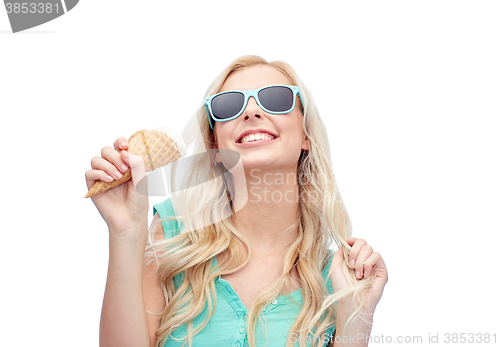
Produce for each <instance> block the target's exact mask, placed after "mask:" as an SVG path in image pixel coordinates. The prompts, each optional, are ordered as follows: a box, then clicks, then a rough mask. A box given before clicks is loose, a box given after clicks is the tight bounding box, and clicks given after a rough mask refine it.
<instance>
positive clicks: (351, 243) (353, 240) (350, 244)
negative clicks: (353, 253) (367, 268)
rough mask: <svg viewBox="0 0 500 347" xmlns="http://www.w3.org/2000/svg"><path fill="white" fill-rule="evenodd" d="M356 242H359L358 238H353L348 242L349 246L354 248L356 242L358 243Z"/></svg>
mask: <svg viewBox="0 0 500 347" xmlns="http://www.w3.org/2000/svg"><path fill="white" fill-rule="evenodd" d="M356 240H357V238H356V237H351V238H348V239H347V240H346V241H347V243H348V244H349V246H351V247H352V245H353V244H354V242H356Z"/></svg>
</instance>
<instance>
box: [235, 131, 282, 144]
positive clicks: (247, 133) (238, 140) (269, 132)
mask: <svg viewBox="0 0 500 347" xmlns="http://www.w3.org/2000/svg"><path fill="white" fill-rule="evenodd" d="M259 133H266V134H269V135H271V136H273V137H274V139H277V138H278V137H279V136H278V135H277V134H275V133H273V132H271V131H269V130H266V129H252V130H247V131H245V132H244V133H242V134H241V135H240V136H239V137H238V139H237V140H236V143H240V141H241V139H242V138H244V137H245V136H247V135H251V134H259Z"/></svg>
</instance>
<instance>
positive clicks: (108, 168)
mask: <svg viewBox="0 0 500 347" xmlns="http://www.w3.org/2000/svg"><path fill="white" fill-rule="evenodd" d="M90 166H91V167H92V170H100V171H103V172H105V173H106V174H107V175H109V176H111V177H113V179H120V178H121V177H122V174H121V173H120V171H118V170H117V168H116V166H114V165H113V164H112V163H110V162H109V161H108V160H106V159H104V158H102V157H94V158H92V160H91V161H90Z"/></svg>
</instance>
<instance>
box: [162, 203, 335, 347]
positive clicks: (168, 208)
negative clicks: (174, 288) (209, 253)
mask: <svg viewBox="0 0 500 347" xmlns="http://www.w3.org/2000/svg"><path fill="white" fill-rule="evenodd" d="M155 212H158V215H159V216H160V218H168V217H169V216H175V212H174V209H173V205H172V201H171V198H168V199H167V200H165V201H164V202H162V203H159V204H155V205H153V215H154V214H155ZM162 225H163V231H164V233H165V237H166V238H170V237H174V236H175V235H178V234H179V232H180V229H181V228H180V227H179V224H178V222H177V221H168V222H162ZM331 261H332V259H331V258H330V260H329V262H328V264H327V266H325V268H324V269H323V278H324V279H325V281H326V285H327V288H328V291H329V293H330V294H332V293H333V287H332V283H331V281H330V276H328V273H329V269H330V265H331ZM213 262H214V264H215V265H217V258H216V257H213ZM174 282H175V278H174ZM215 288H216V295H217V306H216V308H215V311H214V315H213V316H212V318H211V319H210V321H209V322H208V324H207V325H206V326H205V328H204V329H203V330H202V331H201V332H199V333H198V334H196V335H195V336H194V337H193V346H196V347H204V346H206V347H213V346H219V347H226V346H228V347H229V346H234V347H247V346H248V339H247V331H246V330H247V329H246V318H247V313H248V312H247V308H246V307H245V305H244V304H243V302H242V301H241V300H240V298H239V297H238V294H236V292H235V291H234V290H233V288H232V287H231V284H230V283H229V282H228V281H226V280H224V279H222V278H220V276H219V277H218V278H217V279H216V280H215ZM302 304H303V300H302V288H299V289H298V290H296V291H294V292H292V293H290V294H288V295H279V296H278V297H277V298H276V299H275V300H274V301H273V302H272V303H271V304H269V305H268V306H266V307H265V309H264V311H263V312H262V318H263V319H264V320H265V326H263V325H262V324H261V323H260V322H259V321H258V322H257V326H256V331H255V339H256V343H257V346H266V347H277V346H280V347H283V346H285V345H286V342H287V339H290V340H291V341H292V342H294V343H295V346H299V336H298V334H297V335H296V336H295V335H293V334H291V336H288V335H289V330H290V328H291V326H292V324H293V322H294V321H295V319H296V318H297V316H298V314H299V312H300V310H301V308H302ZM206 311H207V310H206V309H205V310H204V311H203V312H202V313H201V314H200V315H199V316H198V317H196V318H195V319H194V321H193V327H196V326H198V325H199V324H201V322H203V321H204V320H205V318H206V317H207V312H206ZM186 331H187V330H186V326H185V325H183V326H181V327H179V328H177V329H176V330H175V331H174V332H173V333H172V336H173V338H174V339H172V338H169V339H168V340H167V342H166V343H165V344H164V347H178V346H179V347H180V346H181V345H182V343H183V342H184V341H185V340H184V339H183V340H175V339H181V338H182V337H184V336H186ZM334 331H335V326H333V327H332V328H330V329H329V330H328V331H327V332H326V333H325V334H323V335H322V336H321V339H320V341H323V342H325V343H324V346H327V344H328V342H329V341H330V337H331V335H332V334H333V332H334ZM306 342H307V340H306ZM307 345H308V346H309V345H310V343H308V344H307ZM186 346H187V345H186Z"/></svg>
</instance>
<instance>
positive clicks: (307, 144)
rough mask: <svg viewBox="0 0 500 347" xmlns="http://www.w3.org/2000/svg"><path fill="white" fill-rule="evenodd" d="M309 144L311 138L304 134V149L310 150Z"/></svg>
mask: <svg viewBox="0 0 500 347" xmlns="http://www.w3.org/2000/svg"><path fill="white" fill-rule="evenodd" d="M309 146H310V141H309V139H308V138H307V135H305V134H304V140H303V141H302V147H301V148H302V149H303V150H307V151H308V150H309Z"/></svg>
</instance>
